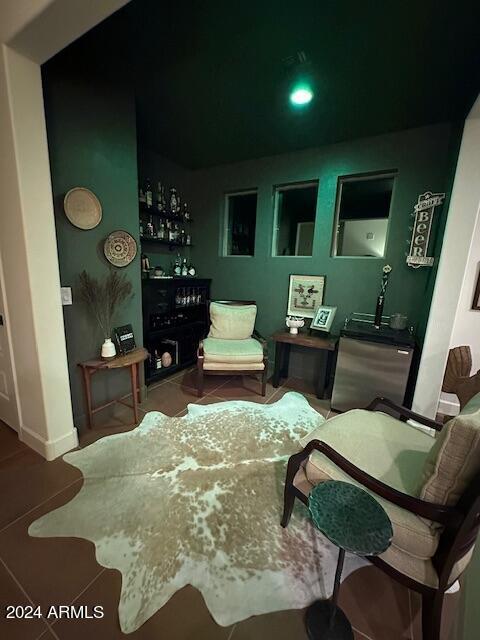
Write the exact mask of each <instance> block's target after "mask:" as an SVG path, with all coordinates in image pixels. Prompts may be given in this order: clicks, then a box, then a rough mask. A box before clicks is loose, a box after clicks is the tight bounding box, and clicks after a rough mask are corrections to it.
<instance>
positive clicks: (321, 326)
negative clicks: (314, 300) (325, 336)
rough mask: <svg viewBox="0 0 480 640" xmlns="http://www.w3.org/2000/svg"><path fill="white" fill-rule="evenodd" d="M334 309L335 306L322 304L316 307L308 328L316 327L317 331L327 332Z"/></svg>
mask: <svg viewBox="0 0 480 640" xmlns="http://www.w3.org/2000/svg"><path fill="white" fill-rule="evenodd" d="M336 311H337V307H325V306H323V305H322V306H320V307H318V309H317V312H316V314H315V317H314V319H313V320H312V323H311V325H310V329H316V330H317V331H325V332H326V333H328V332H329V331H330V329H331V328H332V324H333V319H334V318H335V313H336Z"/></svg>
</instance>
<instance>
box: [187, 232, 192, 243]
mask: <svg viewBox="0 0 480 640" xmlns="http://www.w3.org/2000/svg"><path fill="white" fill-rule="evenodd" d="M185 244H187V245H189V244H192V236H191V235H190V234H189V233H187V235H186V237H185Z"/></svg>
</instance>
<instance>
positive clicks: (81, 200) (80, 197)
mask: <svg viewBox="0 0 480 640" xmlns="http://www.w3.org/2000/svg"><path fill="white" fill-rule="evenodd" d="M63 208H64V210H65V215H66V216H67V218H68V219H69V220H70V222H71V223H72V224H73V225H74V226H75V227H78V228H79V229H83V230H84V231H87V230H88V229H94V228H95V227H96V226H97V225H98V224H100V221H101V219H102V205H101V204H100V200H99V199H98V198H97V196H96V195H95V194H94V193H93V192H92V191H90V189H86V188H85V187H75V188H74V189H70V191H68V192H67V194H66V195H65V198H64V200H63Z"/></svg>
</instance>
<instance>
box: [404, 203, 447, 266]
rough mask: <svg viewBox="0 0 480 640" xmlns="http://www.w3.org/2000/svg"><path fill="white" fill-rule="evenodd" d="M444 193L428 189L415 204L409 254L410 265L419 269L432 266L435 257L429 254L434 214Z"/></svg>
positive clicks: (408, 261)
mask: <svg viewBox="0 0 480 640" xmlns="http://www.w3.org/2000/svg"><path fill="white" fill-rule="evenodd" d="M444 199H445V194H444V193H431V192H430V191H427V192H426V193H423V194H422V195H421V196H418V201H417V204H416V205H415V206H414V212H413V213H412V216H414V217H415V223H414V225H413V229H412V239H411V241H410V251H409V252H408V255H407V264H408V266H409V267H413V268H414V269H418V268H419V267H432V266H433V262H434V258H433V257H431V256H428V255H427V252H428V243H429V240H430V233H431V231H432V223H433V214H434V211H435V207H438V206H439V205H441V204H442V203H443V201H444Z"/></svg>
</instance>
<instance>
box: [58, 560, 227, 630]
mask: <svg viewBox="0 0 480 640" xmlns="http://www.w3.org/2000/svg"><path fill="white" fill-rule="evenodd" d="M120 586H121V575H120V573H119V572H118V571H114V570H106V571H104V572H103V573H102V575H101V576H99V577H98V578H97V579H96V580H95V581H94V582H93V583H92V584H91V585H90V586H89V588H88V589H86V591H85V592H84V593H83V594H82V595H81V596H80V597H79V598H78V599H77V600H76V602H75V604H78V605H85V606H88V607H89V608H92V607H93V606H95V605H100V606H103V608H104V614H105V615H104V618H103V619H101V620H82V621H81V622H75V621H72V620H59V621H58V622H56V623H55V624H54V625H53V630H54V632H55V633H56V634H57V635H58V637H59V638H60V640H77V639H78V640H84V639H85V638H102V640H124V639H125V638H126V637H128V640H154V639H157V638H158V640H161V639H163V638H165V640H167V639H168V640H228V637H229V635H230V632H231V628H230V627H220V626H219V625H217V624H216V623H215V622H214V620H213V619H212V617H211V616H210V613H209V612H208V609H207V607H206V606H205V603H204V600H203V598H202V596H201V594H200V593H199V592H198V591H197V590H196V589H194V588H193V587H191V586H187V587H184V588H183V589H181V590H180V591H178V592H177V593H175V594H174V595H173V597H172V598H171V599H170V600H169V601H168V602H167V604H165V605H164V606H163V607H162V608H161V609H160V610H159V611H157V613H155V614H154V615H153V616H152V617H151V618H149V619H148V620H147V621H146V622H145V623H144V624H143V625H142V626H141V627H140V628H139V629H137V631H134V632H133V633H129V634H128V636H125V635H124V634H123V633H122V631H121V629H120V625H119V621H118V602H119V598H120Z"/></svg>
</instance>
